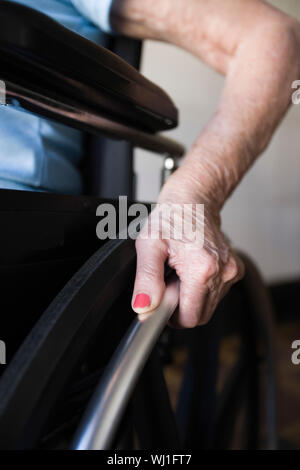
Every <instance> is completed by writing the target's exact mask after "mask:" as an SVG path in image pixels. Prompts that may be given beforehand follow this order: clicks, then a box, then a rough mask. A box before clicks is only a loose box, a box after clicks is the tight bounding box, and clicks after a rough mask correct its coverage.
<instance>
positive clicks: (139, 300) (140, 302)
mask: <svg viewBox="0 0 300 470" xmlns="http://www.w3.org/2000/svg"><path fill="white" fill-rule="evenodd" d="M150 305H151V299H150V297H149V295H147V294H143V293H142V294H137V295H136V297H135V300H134V304H133V308H146V307H150Z"/></svg>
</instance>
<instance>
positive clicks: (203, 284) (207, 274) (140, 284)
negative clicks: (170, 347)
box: [132, 167, 243, 328]
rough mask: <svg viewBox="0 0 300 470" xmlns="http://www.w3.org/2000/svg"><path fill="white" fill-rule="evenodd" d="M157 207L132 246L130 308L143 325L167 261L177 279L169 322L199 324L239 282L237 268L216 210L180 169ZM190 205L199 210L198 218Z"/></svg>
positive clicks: (160, 288) (160, 292)
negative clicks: (134, 263) (134, 262)
mask: <svg viewBox="0 0 300 470" xmlns="http://www.w3.org/2000/svg"><path fill="white" fill-rule="evenodd" d="M196 186H197V187H196ZM158 202H159V205H158V207H157V208H156V209H155V210H154V211H153V213H152V214H151V215H150V217H149V219H148V223H147V224H146V225H145V226H144V227H143V230H142V232H141V234H140V236H139V238H138V239H137V241H136V250H137V272H136V279H135V285H134V293H133V300H132V306H133V309H134V310H135V312H137V313H138V314H139V316H140V318H141V320H143V319H144V318H146V317H147V316H148V315H149V313H150V314H151V311H152V310H153V309H154V308H156V307H157V306H158V305H159V303H160V301H161V299H162V296H163V293H164V289H165V282H164V264H165V261H167V262H168V264H169V266H170V267H172V268H173V269H174V270H175V271H176V273H177V275H178V277H179V279H180V299H179V308H178V309H177V311H176V312H175V314H174V315H173V317H172V318H171V322H170V323H171V324H172V325H174V326H179V327H185V328H191V327H195V326H197V325H202V324H205V323H206V322H208V321H209V319H210V318H211V316H212V314H213V312H214V310H215V308H216V306H217V304H218V302H219V301H220V299H221V298H222V297H223V296H224V295H225V294H226V293H227V291H228V290H229V288H230V287H231V286H232V284H234V283H235V282H237V281H238V280H239V279H240V278H241V277H242V275H243V264H242V262H241V260H240V259H239V258H238V257H237V256H236V255H235V254H234V253H233V252H232V250H231V248H230V245H229V243H228V241H227V240H226V238H225V236H224V234H223V233H222V231H221V228H220V215H219V209H218V208H217V207H215V206H214V201H212V200H210V197H209V195H208V194H207V193H206V191H205V189H204V188H201V190H200V188H199V186H198V184H197V183H196V182H195V181H194V180H193V178H190V177H189V172H186V171H185V168H184V167H181V168H180V169H179V170H177V172H176V173H174V175H173V176H172V177H171V178H170V180H169V181H168V182H167V184H166V185H165V187H164V188H163V190H162V192H161V194H160V197H159V200H158ZM191 203H192V204H191ZM161 204H162V205H161ZM165 204H166V205H165ZM196 204H203V205H204V214H203V212H202V211H201V210H200V208H199V206H198V208H197V206H196ZM168 209H169V210H168ZM198 209H199V210H198Z"/></svg>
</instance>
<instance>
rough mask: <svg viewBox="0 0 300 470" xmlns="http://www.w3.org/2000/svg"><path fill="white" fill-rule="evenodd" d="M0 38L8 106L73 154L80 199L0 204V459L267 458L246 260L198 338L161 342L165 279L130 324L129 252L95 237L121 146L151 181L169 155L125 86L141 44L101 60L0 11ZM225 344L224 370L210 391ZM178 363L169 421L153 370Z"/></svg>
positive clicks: (258, 321) (255, 306) (113, 195)
mask: <svg viewBox="0 0 300 470" xmlns="http://www.w3.org/2000/svg"><path fill="white" fill-rule="evenodd" d="M0 26H1V27H0V50H1V54H0V61H1V65H2V67H1V73H2V76H1V79H2V80H3V81H4V82H5V84H6V96H7V102H8V103H9V105H11V106H15V107H18V108H20V112H24V111H25V112H31V113H35V114H38V115H40V116H43V117H45V118H47V119H52V120H55V121H57V122H61V123H63V124H66V125H69V126H71V127H73V128H76V129H79V130H80V131H82V132H83V133H84V135H85V140H86V142H85V153H86V155H85V159H84V167H83V168H82V173H83V175H84V178H85V182H86V187H85V194H86V195H85V196H64V195H58V194H48V193H34V192H26V191H24V192H23V191H12V190H0V205H1V208H0V217H1V222H2V223H1V245H0V259H1V263H0V278H1V286H2V289H1V298H0V305H1V312H2V315H1V339H3V340H4V341H5V342H6V344H7V345H8V350H7V365H5V366H1V369H0V373H1V376H0V448H1V449H33V450H38V449H52V450H56V449H82V450H83V449H85V450H91V449H92V450H96V449H126V450H132V449H146V450H150V449H162V450H164V449H168V450H179V449H230V448H236V447H237V448H241V449H257V448H267V449H275V448H276V446H277V431H276V371H275V364H276V360H275V354H274V332H273V328H274V327H273V311H272V304H271V301H270V297H269V294H268V291H267V289H266V287H265V286H264V283H263V281H262V278H261V276H260V274H259V273H258V271H257V269H256V268H255V266H254V264H253V263H252V262H251V260H250V259H249V258H247V257H246V256H245V255H243V254H241V256H242V258H243V260H244V262H245V266H246V275H245V278H244V279H243V280H242V281H241V282H240V283H239V284H238V285H236V286H235V287H234V288H233V289H232V292H230V293H229V294H228V295H227V296H226V297H225V298H224V300H223V301H222V302H221V304H220V306H219V307H218V309H217V311H216V313H215V315H214V317H213V319H212V320H211V321H210V323H209V324H208V325H206V326H204V327H198V328H195V329H193V330H186V331H185V330H182V331H181V330H172V329H170V328H168V327H167V326H166V325H167V322H168V319H169V317H170V315H171V314H172V313H173V311H174V310H175V308H176V306H177V303H178V284H177V281H176V279H175V278H174V274H173V273H172V272H167V271H166V278H167V289H166V293H165V295H164V298H163V301H162V303H161V305H160V306H159V308H158V309H157V310H156V311H155V312H154V314H153V315H152V316H151V318H150V319H149V320H147V321H145V322H143V323H140V322H139V321H138V320H137V318H136V315H135V314H134V313H133V312H132V310H131V307H130V298H131V289H132V285H133V280H134V273H135V260H136V255H135V248H134V241H133V240H131V239H119V238H117V239H115V240H109V241H102V240H99V239H98V238H97V237H96V233H95V228H96V224H97V220H98V219H97V217H96V208H97V207H98V205H99V204H101V203H102V202H110V203H111V204H113V205H114V206H115V207H116V209H117V197H118V195H120V194H122V195H126V196H128V198H129V200H131V201H134V185H135V182H134V174H133V148H134V147H136V146H138V147H142V148H145V149H148V150H150V151H152V152H154V153H156V154H160V155H161V156H162V158H164V159H165V161H166V164H163V175H164V177H165V176H166V175H167V173H168V172H169V171H170V165H169V163H170V159H171V162H172V165H171V167H172V166H176V162H177V159H178V158H180V157H181V156H182V155H183V152H184V148H183V147H182V145H181V144H179V143H177V142H175V141H173V140H171V139H169V138H167V137H165V136H164V135H162V134H160V132H161V131H165V130H168V129H171V128H173V127H175V126H176V125H177V122H178V112H177V110H176V107H175V106H174V104H173V103H172V101H171V99H170V98H169V97H168V95H167V94H166V93H165V92H164V91H163V90H161V89H160V88H158V87H157V86H156V85H154V84H153V83H151V82H150V81H148V80H146V79H145V78H144V77H143V76H142V75H141V74H140V73H139V72H138V70H137V69H138V67H139V58H140V53H141V43H139V42H137V41H133V40H131V39H127V38H112V39H111V45H110V51H108V50H106V49H104V48H102V47H100V46H97V45H95V44H93V43H91V42H89V41H87V40H85V39H84V38H82V37H80V36H78V35H76V34H74V33H72V32H70V31H69V30H67V29H65V28H63V27H62V26H61V25H59V24H57V23H56V22H54V21H53V20H50V19H49V18H47V17H46V16H45V15H43V14H41V13H38V12H36V11H34V10H31V9H30V8H27V7H24V6H21V5H18V4H15V3H13V4H12V3H10V2H5V1H3V2H1V4H0ZM79 63H80V67H79V68H78V64H79ZM232 334H234V335H235V337H236V338H238V341H239V348H238V351H237V357H236V358H235V360H234V363H233V364H231V367H230V370H229V371H227V374H226V376H225V377H223V379H222V380H220V369H221V366H220V351H221V348H222V343H223V341H224V339H226V338H228V337H230V335H232ZM178 348H183V349H184V351H185V354H186V362H185V367H184V372H183V376H182V382H181V385H180V391H179V396H178V400H177V405H176V407H174V406H172V405H171V401H170V396H169V393H168V388H167V385H166V379H165V376H164V372H163V371H164V367H165V364H166V363H169V362H172V360H173V358H174V355H176V351H177V350H178ZM237 436H238V439H237Z"/></svg>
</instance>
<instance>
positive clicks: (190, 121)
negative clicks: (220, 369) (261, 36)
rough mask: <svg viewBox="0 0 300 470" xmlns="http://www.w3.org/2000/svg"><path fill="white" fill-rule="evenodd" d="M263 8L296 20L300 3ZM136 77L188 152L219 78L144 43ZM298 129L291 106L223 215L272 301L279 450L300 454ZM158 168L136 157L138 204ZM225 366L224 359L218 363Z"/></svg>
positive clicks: (182, 55)
mask: <svg viewBox="0 0 300 470" xmlns="http://www.w3.org/2000/svg"><path fill="white" fill-rule="evenodd" d="M269 3H271V4H272V5H274V6H276V7H277V8H280V9H281V10H283V11H285V12H286V13H288V14H290V15H292V16H295V17H296V18H298V20H300V1H299V0H270V1H269ZM275 47H276V45H275ZM299 53H300V51H299ZM141 71H142V73H143V74H144V75H146V76H147V77H148V78H149V79H150V80H153V81H154V82H155V83H157V84H159V85H161V86H162V88H164V89H165V90H167V91H168V93H169V95H170V96H171V97H172V98H173V100H174V101H175V103H176V104H177V106H178V108H179V110H180V126H179V127H178V129H175V130H174V131H171V132H170V135H172V136H173V137H174V138H176V139H178V140H180V141H182V142H184V144H185V145H186V147H187V149H188V148H189V147H190V146H191V144H192V143H193V141H194V140H195V138H196V137H197V135H198V134H199V132H200V130H201V129H202V128H203V126H204V125H205V124H206V123H207V121H208V119H209V118H210V117H211V115H212V114H213V112H214V110H215V109H216V107H217V103H218V100H219V97H220V93H221V90H222V86H223V82H224V78H223V77H222V76H220V75H219V74H217V73H216V72H214V71H213V70H211V69H210V68H209V67H208V66H206V65H204V64H202V63H201V62H200V61H199V60H198V59H196V58H194V57H192V56H191V55H190V54H188V53H186V52H184V51H182V50H179V49H177V48H175V47H173V46H170V45H167V44H161V43H156V42H153V41H146V42H145V43H144V46H143V55H142V69H141ZM297 78H298V79H300V77H297ZM291 92H292V90H291ZM299 129H300V105H298V106H297V105H292V106H291V108H290V111H289V113H288V114H287V116H286V117H285V119H284V121H283V122H282V124H281V125H280V127H279V128H278V130H277V132H276V134H275V135H274V137H273V140H272V142H271V144H270V146H269V147H268V149H267V150H266V151H265V152H264V154H263V156H261V157H260V159H259V160H258V161H257V162H256V164H255V165H254V167H253V168H252V169H251V170H250V171H249V173H248V174H247V175H246V177H245V178H244V180H243V181H242V183H241V184H240V186H239V187H238V188H237V190H236V191H235V193H234V194H233V195H232V197H231V198H230V200H229V201H228V202H227V205H226V207H225V209H224V211H223V227H224V230H225V232H226V233H227V235H229V237H230V239H231V240H232V242H233V244H234V245H235V246H237V247H239V248H240V249H242V250H243V251H245V252H246V253H248V254H249V255H250V256H251V257H252V259H253V260H254V261H255V262H256V264H257V266H258V267H259V269H260V270H261V272H262V274H263V276H264V278H265V280H266V281H267V282H268V284H269V286H270V290H271V294H272V297H273V302H274V305H275V310H276V315H277V355H278V377H279V430H280V447H281V448H284V449H288V448H298V449H300V402H299V395H300V365H299V366H295V365H293V364H292V363H291V351H292V350H291V343H292V341H293V340H295V339H300V308H299V298H298V292H299V290H300V281H299V280H300V210H299V208H300V150H299V137H300V136H299ZM161 165H162V161H161V158H160V157H156V156H154V155H150V154H148V153H147V152H145V151H142V150H137V151H136V154H135V171H136V175H137V195H138V199H140V200H147V201H155V200H156V198H157V195H158V192H159V186H160V169H161ZM226 360H227V359H226V354H225V356H224V357H223V362H224V363H226Z"/></svg>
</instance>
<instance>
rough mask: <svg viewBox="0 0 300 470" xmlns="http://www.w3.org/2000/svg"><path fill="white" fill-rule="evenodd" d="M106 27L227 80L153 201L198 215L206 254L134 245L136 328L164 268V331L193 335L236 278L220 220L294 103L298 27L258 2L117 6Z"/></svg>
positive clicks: (181, 247) (139, 1)
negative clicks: (176, 53) (176, 285)
mask: <svg viewBox="0 0 300 470" xmlns="http://www.w3.org/2000/svg"><path fill="white" fill-rule="evenodd" d="M112 24H113V27H114V28H115V30H117V31H119V32H121V33H122V34H125V35H128V36H131V37H135V38H151V39H156V40H161V41H166V42H170V43H173V44H175V45H177V46H179V47H181V48H183V49H186V50H187V51H189V52H191V53H192V54H194V55H195V56H196V57H198V58H199V59H200V60H203V61H205V62H206V63H207V64H209V65H210V66H211V67H213V68H214V69H215V70H217V71H218V72H220V73H222V74H224V75H225V76H226V80H225V85H224V89H223V93H222V96H221V99H220V103H219V106H218V108H217V110H216V113H215V115H214V116H213V117H212V118H211V120H210V121H209V122H208V124H207V126H206V128H205V129H203V130H202V131H201V133H200V135H199V137H198V139H197V140H196V142H195V144H194V145H193V146H192V148H191V149H190V150H189V152H188V153H187V155H186V157H185V159H184V162H183V165H182V166H181V167H180V168H179V169H178V170H177V171H176V172H175V173H174V174H173V175H172V176H171V178H170V179H169V180H168V181H167V183H166V184H165V185H164V187H163V188H162V191H161V193H160V196H159V202H168V203H171V204H184V203H198V204H204V205H205V218H204V221H203V220H201V221H195V222H196V225H197V226H198V230H199V231H201V230H202V229H203V227H201V224H203V223H204V245H203V246H202V245H200V244H199V243H191V242H188V241H185V242H183V241H179V240H175V239H173V238H171V239H169V240H162V239H158V240H152V239H146V240H144V239H138V240H137V242H136V249H137V272H136V280H135V286H134V292H133V308H134V310H135V311H136V312H137V313H138V314H139V315H140V318H141V319H143V318H145V316H147V315H149V314H151V311H152V310H153V309H154V308H156V307H157V306H158V305H159V303H160V301H161V298H162V295H163V292H164V289H165V284H164V277H163V274H164V271H163V267H164V262H165V261H167V262H168V263H169V265H170V266H172V267H173V268H174V269H175V270H176V272H177V274H178V276H179V278H180V299H179V309H178V312H177V313H176V314H175V315H174V316H173V318H172V319H171V322H172V323H173V324H174V325H176V326H181V327H194V326H196V325H200V324H203V323H206V322H207V321H208V320H209V319H210V318H211V316H212V314H213V312H214V310H215V307H216V305H217V304H218V302H219V300H220V299H221V298H222V297H223V296H224V295H225V294H226V292H227V291H228V289H229V288H230V287H231V286H232V284H234V283H235V282H236V281H238V280H239V279H240V278H241V277H242V275H243V265H242V263H241V261H240V260H239V259H238V257H237V256H236V255H235V254H234V253H233V251H232V249H231V247H230V245H229V243H228V241H227V240H226V238H225V236H224V235H223V233H222V230H221V210H222V207H223V206H224V204H225V202H226V200H227V199H228V197H229V196H230V194H231V193H232V191H233V190H234V189H235V187H236V186H237V185H238V184H239V182H240V181H241V179H242V178H243V176H244V174H245V173H246V172H247V170H248V169H249V167H250V166H251V165H252V164H253V162H254V161H255V159H256V158H257V157H258V156H259V155H260V154H261V153H262V151H263V150H264V149H265V148H266V146H267V145H268V143H269V141H270V139H271V137H272V135H273V133H274V131H275V129H276V127H277V125H278V124H279V122H280V120H281V119H282V118H283V116H284V114H285V113H286V111H287V109H288V107H289V105H290V103H291V94H292V90H291V84H292V82H293V81H294V80H297V79H299V78H300V54H299V51H300V26H299V23H298V22H297V21H296V20H295V19H292V18H290V17H288V16H286V15H285V14H283V13H282V12H280V11H279V10H276V9H275V8H273V7H271V6H270V5H268V4H267V3H265V2H263V1H260V0H226V1H224V0H115V1H114V4H113V12H112ZM187 85H188V78H187ZM151 217H155V214H154V215H152V216H151ZM163 223H164V224H165V226H166V227H167V226H168V224H171V223H172V222H171V221H170V220H167V219H164V222H163ZM157 230H158V231H159V230H160V228H159V227H157ZM141 293H142V294H145V295H147V298H149V302H148V304H147V306H144V307H143V308H140V307H137V306H136V305H135V303H134V302H135V298H136V295H137V294H141Z"/></svg>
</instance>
